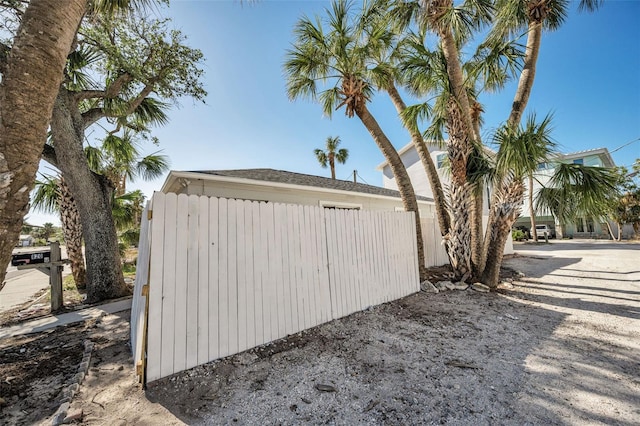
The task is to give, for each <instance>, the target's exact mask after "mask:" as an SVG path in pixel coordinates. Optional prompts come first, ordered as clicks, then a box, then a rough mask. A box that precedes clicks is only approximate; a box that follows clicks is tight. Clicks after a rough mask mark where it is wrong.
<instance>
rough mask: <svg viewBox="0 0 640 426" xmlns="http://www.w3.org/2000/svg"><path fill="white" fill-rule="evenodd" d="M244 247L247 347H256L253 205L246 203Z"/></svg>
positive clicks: (249, 202)
mask: <svg viewBox="0 0 640 426" xmlns="http://www.w3.org/2000/svg"><path fill="white" fill-rule="evenodd" d="M243 204H244V227H245V233H244V246H245V260H246V263H245V267H244V268H245V269H246V274H245V277H246V292H247V299H246V302H245V305H246V312H247V338H246V342H247V347H249V348H253V347H254V346H256V310H255V280H254V276H253V268H254V257H253V233H254V232H255V229H254V228H253V203H251V201H244V203H243Z"/></svg>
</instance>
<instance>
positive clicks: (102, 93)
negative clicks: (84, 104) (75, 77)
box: [73, 72, 133, 101]
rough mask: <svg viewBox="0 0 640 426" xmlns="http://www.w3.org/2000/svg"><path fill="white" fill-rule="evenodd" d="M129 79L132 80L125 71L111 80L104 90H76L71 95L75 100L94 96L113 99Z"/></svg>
mask: <svg viewBox="0 0 640 426" xmlns="http://www.w3.org/2000/svg"><path fill="white" fill-rule="evenodd" d="M131 81H133V77H132V76H131V74H129V73H127V72H125V73H123V74H120V75H119V76H118V78H116V79H115V80H113V83H111V84H110V85H109V87H107V88H106V89H105V90H83V91H81V92H77V93H76V94H74V95H73V96H74V98H75V100H76V101H82V100H84V99H94V98H101V99H105V98H108V99H113V98H115V97H116V96H118V95H119V94H120V92H121V91H122V88H123V87H124V85H125V84H127V83H130V82H131Z"/></svg>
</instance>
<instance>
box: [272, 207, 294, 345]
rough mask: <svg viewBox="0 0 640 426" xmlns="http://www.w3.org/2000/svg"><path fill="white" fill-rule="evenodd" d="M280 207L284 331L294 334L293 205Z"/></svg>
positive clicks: (278, 220) (278, 217) (278, 219)
mask: <svg viewBox="0 0 640 426" xmlns="http://www.w3.org/2000/svg"><path fill="white" fill-rule="evenodd" d="M276 206H277V207H279V208H278V215H277V219H276V220H277V222H278V224H279V229H280V233H281V235H282V288H283V299H284V306H283V311H284V331H285V333H286V334H292V333H295V332H296V331H297V324H296V325H294V321H293V303H292V300H294V299H293V298H292V295H293V294H294V291H295V280H292V279H291V268H292V264H291V257H290V253H291V238H292V236H291V235H290V234H289V226H288V223H289V221H288V213H289V208H290V207H291V206H289V205H286V204H279V205H276Z"/></svg>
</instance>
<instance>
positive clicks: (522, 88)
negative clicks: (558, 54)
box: [508, 21, 542, 127]
mask: <svg viewBox="0 0 640 426" xmlns="http://www.w3.org/2000/svg"><path fill="white" fill-rule="evenodd" d="M541 40H542V22H539V21H533V22H530V23H529V31H528V34H527V47H526V50H525V56H524V67H523V68H522V71H521V73H520V79H519V81H518V88H517V89H516V94H515V97H514V99H513V104H512V106H511V114H510V115H509V121H508V123H509V126H510V127H515V126H517V125H519V124H520V120H521V119H522V114H523V113H524V110H525V108H526V107H527V102H529V95H530V94H531V89H532V88H533V81H534V79H535V77H536V64H537V62H538V53H540V41H541Z"/></svg>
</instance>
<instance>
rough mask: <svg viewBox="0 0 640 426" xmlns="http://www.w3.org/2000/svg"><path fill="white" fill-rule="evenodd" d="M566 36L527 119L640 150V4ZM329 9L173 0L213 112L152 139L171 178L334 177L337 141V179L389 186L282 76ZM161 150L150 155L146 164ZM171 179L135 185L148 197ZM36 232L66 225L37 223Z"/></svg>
mask: <svg viewBox="0 0 640 426" xmlns="http://www.w3.org/2000/svg"><path fill="white" fill-rule="evenodd" d="M573 3H574V4H573V5H572V8H571V10H570V13H569V17H568V19H567V21H566V22H565V24H564V25H563V26H562V27H561V28H560V29H559V30H558V31H556V32H554V33H547V34H546V35H545V37H544V38H543V41H542V49H541V53H540V58H539V62H538V68H537V76H536V81H535V84H534V88H533V92H532V95H531V98H530V101H529V105H528V107H527V112H530V111H535V112H536V113H537V115H538V116H540V117H541V116H543V115H545V114H546V113H548V112H553V113H554V129H555V131H554V132H553V137H554V139H555V140H556V141H557V142H558V143H559V145H560V147H561V150H562V151H564V152H573V151H579V150H584V149H591V148H599V147H607V148H609V150H614V149H615V148H618V147H619V146H621V145H623V144H625V143H627V142H630V141H632V140H634V139H637V138H640V25H639V24H640V21H639V17H640V1H638V0H607V1H605V4H604V6H603V7H601V9H599V10H598V11H597V12H595V13H578V12H577V10H576V4H577V2H573ZM328 5H329V2H328V1H274V0H263V1H260V2H255V3H249V2H246V1H245V2H242V3H241V2H238V1H231V0H229V1H226V0H225V1H205V0H199V1H198V0H173V1H172V2H171V6H170V7H169V9H165V10H163V11H162V12H161V13H162V15H165V16H169V17H171V19H172V20H173V25H174V26H175V27H176V28H178V29H180V30H181V31H183V32H184V33H185V35H186V36H187V37H188V44H189V45H190V46H192V47H196V48H199V49H201V50H202V52H203V53H204V56H205V58H206V62H205V64H204V68H205V73H206V74H205V76H204V85H205V88H206V90H207V91H208V93H209V95H208V97H207V100H206V103H205V104H202V103H196V102H194V101H192V100H191V99H183V100H182V101H181V105H180V106H179V107H176V108H173V109H172V110H171V112H170V114H169V117H170V120H171V121H170V123H169V124H168V125H166V126H164V127H162V128H158V129H157V130H156V131H155V132H154V134H155V135H156V136H157V137H158V138H159V139H160V146H161V149H163V150H164V154H166V155H168V156H169V157H170V159H171V168H172V169H174V170H211V169H233V168H258V167H265V168H274V169H282V170H289V171H295V172H301V173H308V174H315V175H322V176H329V171H328V170H326V169H322V168H321V167H320V165H319V164H318V163H317V161H316V159H315V157H314V155H313V150H314V148H322V147H324V142H325V140H326V138H327V137H328V136H340V138H341V140H342V147H344V148H347V149H349V152H350V158H349V160H348V161H347V163H346V164H345V165H338V166H337V177H338V178H339V179H350V178H351V174H352V173H353V170H354V169H356V170H358V174H359V176H360V178H359V180H363V181H365V182H367V183H369V184H372V185H381V183H382V176H381V174H380V173H379V172H377V171H376V170H375V167H376V166H377V165H378V164H379V163H380V162H382V161H383V156H382V154H380V152H379V151H378V149H377V147H376V146H375V144H374V142H373V140H372V139H371V137H370V135H369V133H368V132H367V131H366V129H365V128H364V126H363V125H362V123H360V121H359V120H358V119H357V118H352V119H349V118H347V117H345V116H344V112H343V110H339V111H336V113H334V115H333V117H332V118H331V119H329V118H327V117H324V116H323V114H322V109H321V107H320V106H319V105H318V104H315V103H311V102H309V101H303V100H298V101H294V102H291V101H289V100H288V99H287V96H286V90H285V80H284V76H283V71H282V64H283V62H284V58H285V52H286V49H287V48H289V47H290V45H291V43H292V41H293V35H292V30H293V26H294V24H295V23H296V21H297V20H298V19H299V18H300V17H301V16H302V15H303V14H306V15H309V16H313V15H315V14H321V15H323V14H324V13H323V11H324V8H325V7H327V6H328ZM514 91H515V87H514V85H510V86H508V87H507V88H506V89H505V90H504V91H503V92H501V93H499V94H494V95H486V96H484V97H483V98H481V101H482V103H483V104H484V106H485V114H484V119H485V125H484V128H483V133H484V134H485V141H486V140H488V136H487V135H489V134H490V132H491V130H492V129H494V128H496V127H497V126H498V125H500V124H501V123H502V122H503V121H504V120H505V119H506V118H507V116H508V113H509V108H510V105H511V101H512V99H513V94H514ZM370 109H371V111H372V113H373V114H374V116H375V117H376V118H377V119H378V121H379V122H380V124H381V126H382V128H383V129H384V130H385V132H386V133H387V135H388V136H389V138H390V139H391V141H392V142H393V143H394V145H395V146H396V147H397V148H400V147H402V146H404V145H405V144H406V143H408V142H409V138H408V135H407V133H406V131H405V130H404V129H403V128H402V127H401V126H400V123H399V121H398V118H397V115H396V112H395V109H394V108H393V106H392V104H391V102H390V101H389V100H388V98H387V97H385V96H382V95H379V96H376V97H374V98H373V99H372V103H371V106H370ZM155 149H157V148H156V147H149V152H151V151H154V150H155ZM613 158H614V160H615V162H616V164H618V165H627V166H628V165H630V164H632V163H633V160H634V159H635V158H640V141H638V142H634V143H632V144H630V145H628V146H627V147H625V148H622V149H620V150H619V151H617V152H615V153H614V154H613ZM163 182H164V177H163V178H161V179H158V180H156V181H153V182H138V183H135V184H133V185H132V187H137V188H140V189H142V190H143V191H144V192H145V193H146V194H147V195H148V196H150V195H151V194H152V193H153V191H154V190H159V189H160V187H161V186H162V183H163ZM28 221H29V222H31V223H36V224H37V223H42V222H44V221H52V222H57V220H55V218H53V217H51V216H43V215H40V214H35V213H32V214H30V215H29V218H28Z"/></svg>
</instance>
